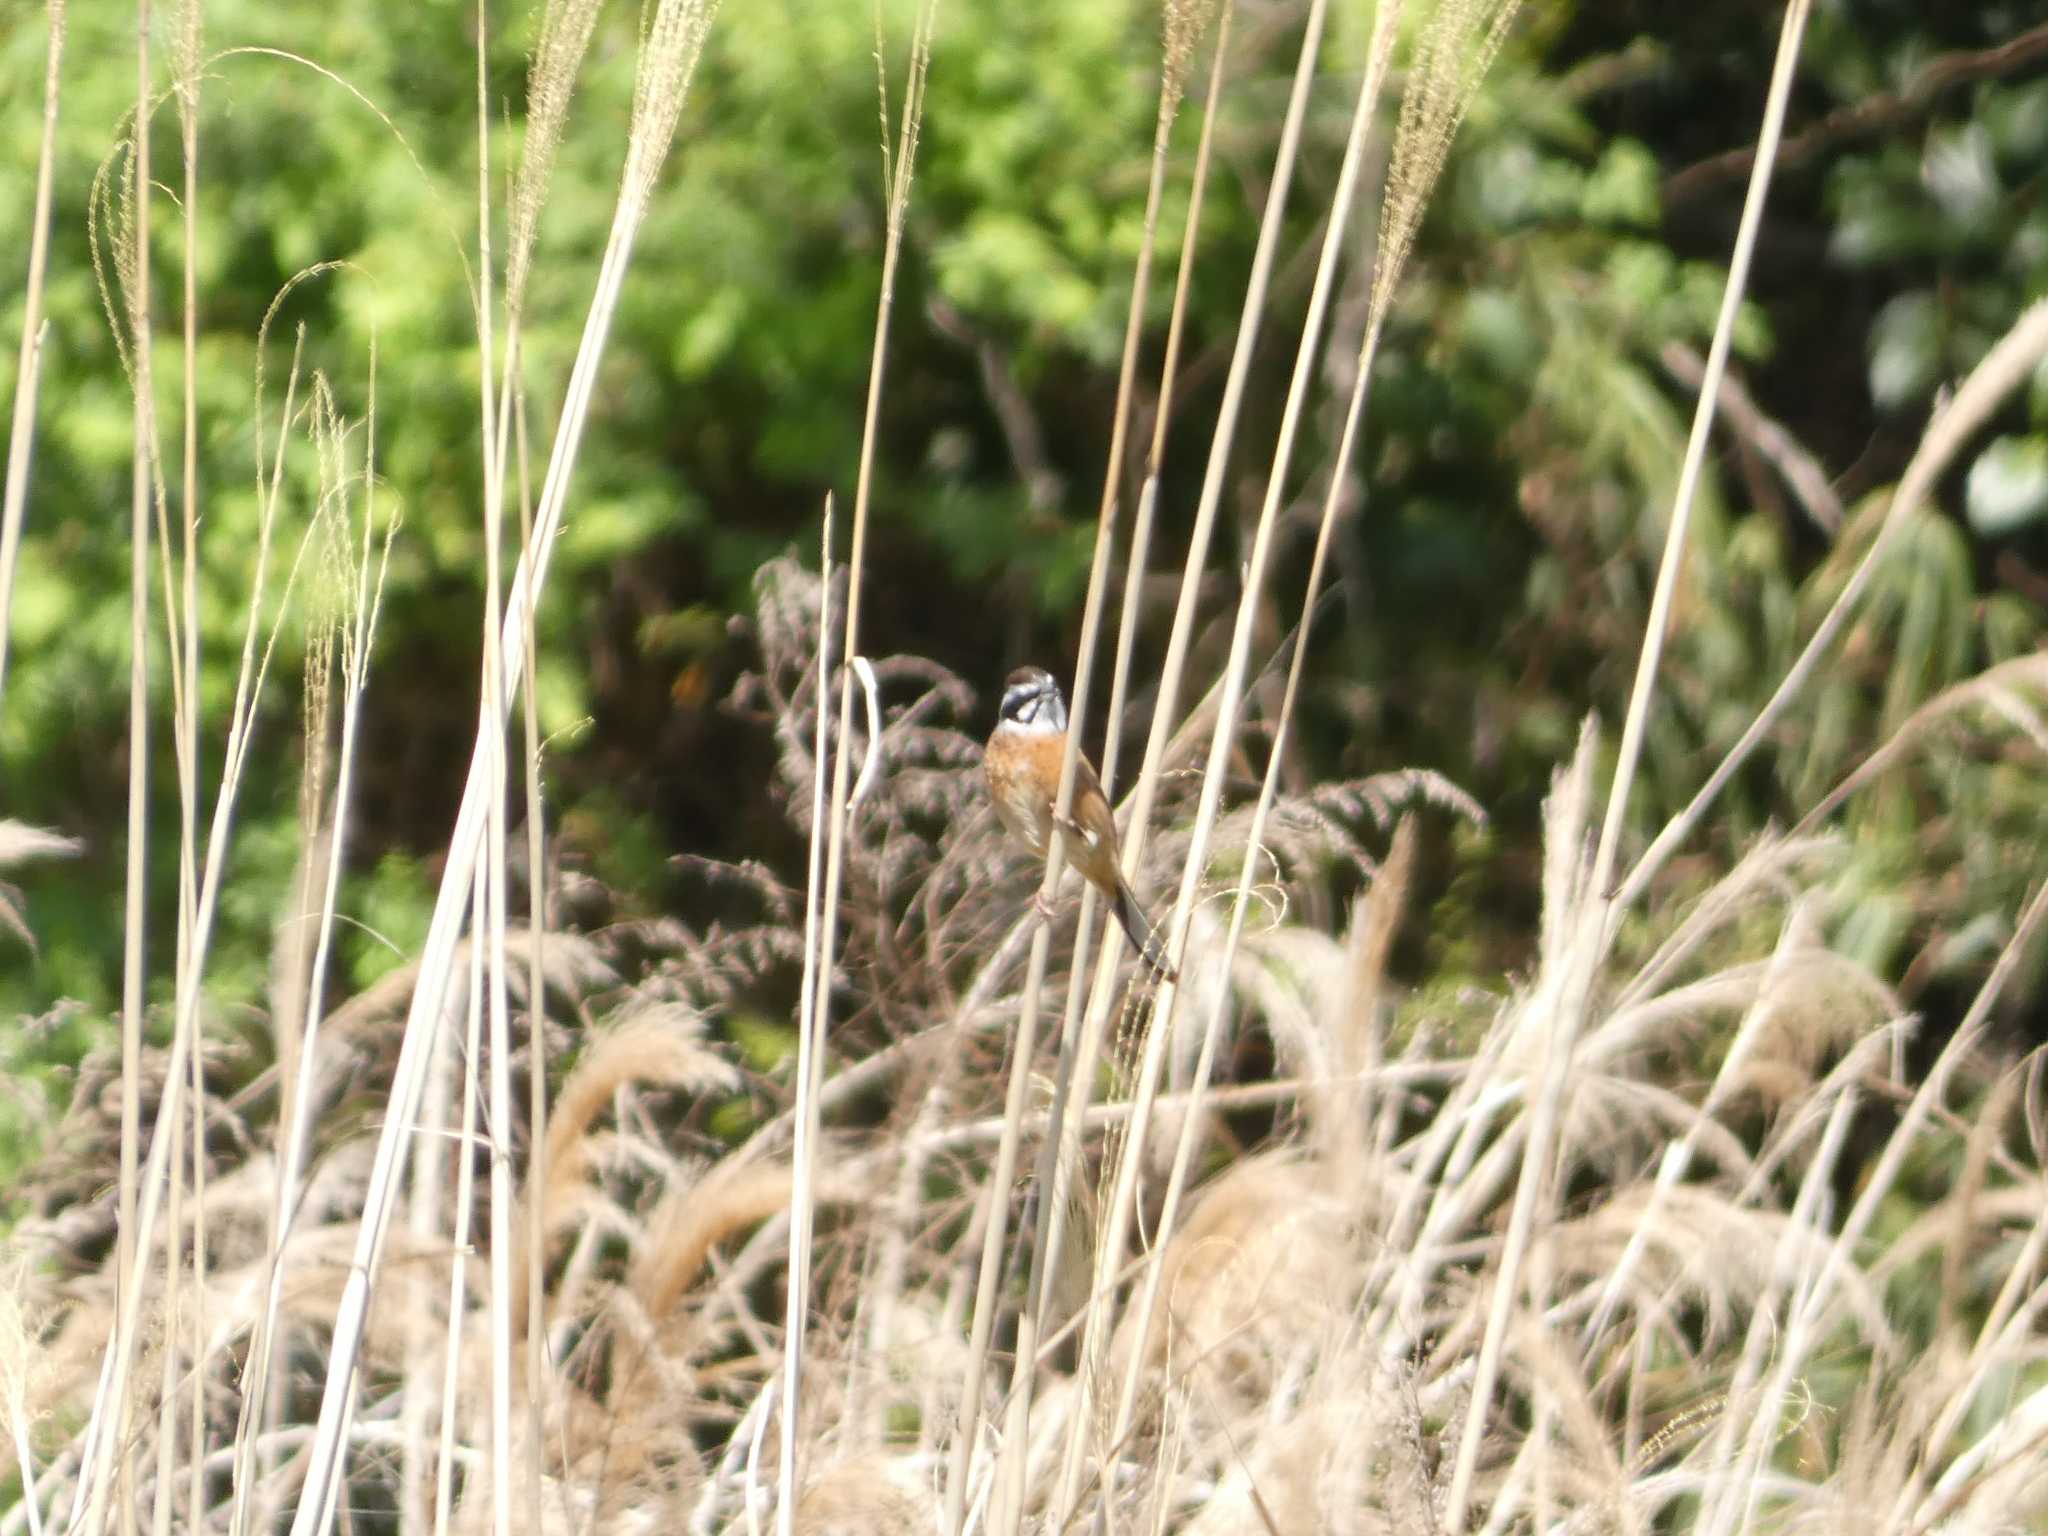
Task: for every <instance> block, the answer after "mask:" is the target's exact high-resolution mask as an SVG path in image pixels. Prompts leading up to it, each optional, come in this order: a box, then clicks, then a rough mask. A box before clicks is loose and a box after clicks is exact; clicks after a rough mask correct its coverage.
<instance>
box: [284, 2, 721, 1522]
mask: <svg viewBox="0 0 2048 1536" xmlns="http://www.w3.org/2000/svg"><path fill="white" fill-rule="evenodd" d="M714 14H715V3H713V0H660V3H659V4H658V5H657V7H656V9H655V11H654V13H653V15H652V17H651V19H650V21H649V24H648V27H647V31H646V34H645V36H644V37H643V39H642V44H641V54H640V63H639V69H638V73H637V76H636V81H635V87H634V102H633V117H632V124H631V127H630V129H629V132H628V137H627V148H626V166H625V172H624V175H623V177H622V182H621V187H620V192H619V198H618V202H617V205H616V207H615V209H614V211H613V217H612V227H611V232H610V235H609V236H608V238H607V239H606V242H605V250H604V256H603V260H602V262H601V264H600V267H599V271H598V278H597V285H596V291H595V293H594V295H593V297H592V299H591V304H590V309H589V312H588V314H587V315H586V317H585V321H584V328H583V336H582V340H581V341H580V343H579V344H578V347H577V351H576V357H575V361H574V363H573V365H572V367H571V370H570V377H569V387H568V389H567V391H566V393H565V395H564V398H563V405H562V415H561V419H560V421H559V422H558V423H557V426H556V431H555V440H554V447H553V449H552V451H551V453H550V455H549V458H548V467H547V474H546V477H545V479H544V481H543V483H542V488H541V495H540V502H539V508H538V511H537V513H536V516H535V519H534V529H535V532H534V543H533V547H532V549H531V550H530V551H529V552H528V553H527V555H526V556H524V557H523V558H522V560H521V562H520V564H519V566H518V567H517V568H516V569H515V570H514V572H513V577H512V583H511V588H510V591H509V593H508V595H507V597H506V600H505V605H504V612H505V619H504V633H503V634H502V635H501V637H500V642H499V655H500V661H501V665H502V668H503V670H504V672H505V673H506V676H505V678H504V682H503V684H502V685H501V691H500V695H499V696H500V698H501V699H502V698H504V697H506V696H507V695H508V694H509V692H510V691H511V690H513V689H515V688H516V687H517V686H518V684H519V681H520V676H521V675H522V674H523V672H524V662H525V657H526V654H527V651H526V644H525V627H526V621H527V615H528V614H529V613H531V612H532V611H533V607H534V604H535V603H537V601H538V597H539V592H540V589H541V587H542V585H543V583H544V582H545V581H546V579H547V570H548V563H549V560H550V558H551V556H552V554H553V550H554V544H555V540H556V538H557V537H558V536H559V534H560V531H561V523H562V518H563V516H564V514H565V511H566V507H567V500H568V488H569V481H570V476H571V474H572V472H573V469H574V466H575V460H576V454H577V450H578V448H579V447H580V446H581V443H582V437H583V429H584V424H585V422H586V421H587V420H588V416H589V410H590V401H591V395H592V392H593V390H594V388H595V385H596V377H597V365H598V360H599V358H600V357H601V356H602V355H603V351H604V345H605V340H606V337H607V336H608V335H609V332H610V327H611V319H612V315H613V314H614V313H615V312H616V310H617V307H618V302H619V294H620V291H621V289H622V287H623V286H624V283H625V276H626V269H627V265H628V263H629V262H630V259H631V255H632V248H633V242H634V239H635V237H636V236H637V235H638V233H639V230H640V225H641V223H642V221H643V220H644V218H645V216H646V210H647V203H648V198H649V196H650V194H651V193H652V190H653V186H654V181H655V178H656V176H657V175H658V173H659V171H660V167H661V165H662V162H663V161H664V160H665V159H666V158H667V154H668V149H669V144H670V141H671V140H672V138H673V136H674V132H675V126H676V120H677V116H678V114H679V113H680V111H681V107H682V102H683V98H684V96H685V95H686V94H687V92H688V89H689V83H690V78H691V75H692V73H693V72H694V70H695V68H696V63H697V59H698V57H699V55H700V54H701V51H702V48H703V43H704V37H705V33H706V31H707V29H708V28H709V26H710V24H711V19H712V16H713V15H714ZM503 729H504V721H503V720H502V719H499V720H496V721H491V722H488V723H487V726H486V728H485V729H484V730H483V731H480V732H479V737H480V739H479V740H478V742H477V743H476V747H475V749H474V751H473V753H472V755H471V758H470V770H469V776H468V781H467V783H466V785H465V787H464V791H463V798H462V806H461V809H460V811H459V812H458V813H457V816H456V824H455V830H454V834H453V836H452V837H451V839H450V842H449V851H448V860H447V864H446V868H445V869H444V871H443V875H442V880H441V888H440V892H439V895H438V897H437V898H436V901H435V905H434V915H433V919H432V921H431V923H430V925H429V927H428V931H427V939H426V943H425V945H424V947H423V950H422V953H421V959H420V967H419V976H418V984H417V986H416V987H415V989H414V992H413V996H412V1000H411V1003H410V1005H409V1007H408V1009H407V1013H406V1022H405V1030H404V1036H403V1044H402V1046H401V1048H400V1052H399V1058H398V1062H397V1066H396V1069H395V1071H394V1075H393V1080H392V1088H391V1097H390V1101H389V1109H388V1113H387V1116H386V1119H385V1121H384V1125H383V1128H382V1130H381V1131H380V1132H379V1133H378V1139H377V1147H376V1152H375V1156H374V1160H373V1162H372V1165H371V1171H370V1176H369V1182H368V1187H367V1189H366V1191H365V1199H364V1209H363V1215H362V1219H361V1222H360V1224H359V1227H358V1236H357V1242H356V1250H355V1261H354V1263H353V1264H352V1265H351V1267H350V1270H349V1275H348V1279H347V1281H346V1283H345V1286H344V1289H343V1292H342V1297H341V1302H340V1305H339V1307H338V1308H337V1311H336V1314H335V1327H334V1336H333V1340H332V1343H331V1345H330V1348H329V1351H328V1363H327V1370H326V1374H325V1385H324V1387H323V1390H322V1395H321V1403H320V1415H319V1422H318V1426H317V1429H316V1432H315V1435H314V1438H313V1440H312V1443H311V1445H310V1447H309V1451H308V1466H307V1486H308V1488H310V1489H313V1490H316V1491H317V1490H330V1491H331V1489H332V1486H333V1483H334V1480H335V1477H336V1474H337V1471H338V1468H339V1464H340V1458H341V1454H342V1450H343V1435H344V1432H345V1421H346V1418H347V1415H348V1407H349V1403H350V1400H351V1383H352V1381H353V1378H354V1374H355V1368H356V1361H357V1357H358V1355H359V1352H360V1350H361V1347H362V1339H363V1328H364V1324H365V1320H366V1317H367V1314H368V1307H369V1300H370V1293H371V1289H372V1286H373V1284H374V1276H375V1274H376V1271H377V1267H378V1262H379V1260H380V1258H381V1257H382V1253H383V1247H384V1237H385V1232H386V1229H387V1227H388V1224H389V1221H390V1216H391V1204H392V1201H393V1199H394V1198H395V1194H396V1189H397V1181H398V1172H399V1168H400V1165H401V1162H402V1160H403V1156H404V1153H405V1149H406V1144H407V1142H408V1140H409V1138H410V1135H411V1130H412V1126H413V1123H414V1118H415V1116H416V1115H417V1113H418V1109H419V1100H420V1094H421V1091H422V1089H423V1088H424V1086H425V1080H426V1068H427V1063H428V1061H429V1059H430V1057H431V1054H432V1049H433V1043H434V1036H435V1032H436V1030H437V1029H438V1027H439V1023H440V1017H441V1011H442V1004H443V1000H444V999H445V997H446V995H447V988H448V980H449V967H450V965H451V963H452V961H453V959H454V956H455V953H456V948H457V944H458V941H459V939H460V937H461V932H462V926H463V914H464V911H465V908H466V907H467V905H468V897H469V893H470V882H471V878H472V876H473V875H474V873H475V871H476V869H477V863H478V858H479V854H480V853H481V849H480V846H479V844H480V843H481V840H482V838H483V835H484V831H485V824H486V820H487V817H488V806H489V800H490V796H491V793H492V790H491V783H490V779H491V764H492V762H493V761H494V760H495V753H494V750H493V748H492V746H491V744H490V742H489V740H488V739H484V738H488V736H489V735H490V734H491V733H492V732H494V731H502V730H503ZM536 1068H538V1063H537V1064H536ZM332 1518H333V1508H332V1503H331V1499H329V1498H323V1497H318V1496H315V1497H311V1498H306V1499H303V1500H301V1502H300V1504H299V1506H298V1509H297V1511H296V1512H295V1514H294V1516H293V1521H292V1533H293V1536H324V1533H325V1531H326V1530H327V1529H328V1524H329V1522H330V1521H331V1519H332Z"/></svg>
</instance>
